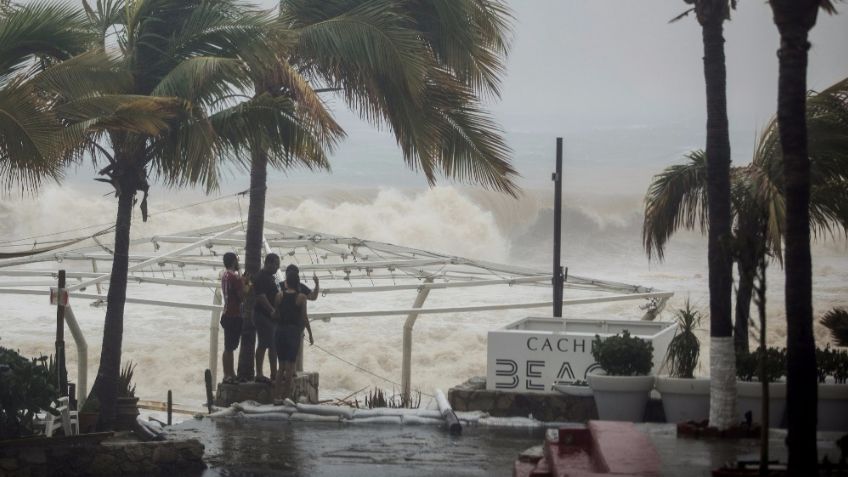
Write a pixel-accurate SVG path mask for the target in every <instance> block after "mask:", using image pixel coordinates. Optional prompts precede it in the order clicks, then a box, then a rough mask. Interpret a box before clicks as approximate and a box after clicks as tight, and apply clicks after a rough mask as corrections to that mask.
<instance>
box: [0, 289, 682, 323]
mask: <svg viewBox="0 0 848 477" xmlns="http://www.w3.org/2000/svg"><path fill="white" fill-rule="evenodd" d="M0 294H10V295H49V294H50V291H49V290H17V289H12V288H0ZM673 295H674V293H673V292H657V293H637V294H632V295H612V296H608V297H599V298H574V299H571V300H563V302H562V304H563V305H565V306H570V305H583V304H588V303H606V302H614V301H624V300H639V299H645V298H653V297H657V298H664V297H670V296H673ZM71 298H80V299H89V300H106V295H95V294H91V293H71ZM126 301H127V303H138V304H140V305H152V306H169V307H173V308H187V309H191V310H208V311H212V310H219V311H220V310H221V309H222V307H221V306H220V305H201V304H196V303H181V302H176V301H163V300H148V299H145V298H130V297H127V299H126ZM552 304H553V303H552V302H550V301H544V302H529V303H506V304H496V305H475V306H451V307H437V308H419V309H416V308H402V309H393V310H357V311H330V312H324V313H310V320H329V319H330V318H361V317H374V316H395V315H409V314H410V313H420V314H425V315H430V314H439V313H462V312H468V313H470V312H477V311H494V310H515V309H522V308H544V307H549V306H551V305H552Z"/></svg>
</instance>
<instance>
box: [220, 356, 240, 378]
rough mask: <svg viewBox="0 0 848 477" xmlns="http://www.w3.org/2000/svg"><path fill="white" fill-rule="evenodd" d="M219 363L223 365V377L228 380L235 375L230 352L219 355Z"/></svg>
mask: <svg viewBox="0 0 848 477" xmlns="http://www.w3.org/2000/svg"><path fill="white" fill-rule="evenodd" d="M221 362H222V364H223V365H224V377H225V378H229V377H233V376H235V375H236V372H235V369H234V368H233V352H232V351H224V353H223V354H222V355H221Z"/></svg>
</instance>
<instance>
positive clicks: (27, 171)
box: [0, 2, 90, 190]
mask: <svg viewBox="0 0 848 477" xmlns="http://www.w3.org/2000/svg"><path fill="white" fill-rule="evenodd" d="M83 20H84V18H83V16H82V12H81V11H78V10H76V9H73V8H71V7H69V6H67V5H64V4H62V3H60V2H55V3H47V2H38V3H31V4H27V5H12V6H9V5H5V6H2V8H0V180H2V182H3V185H2V188H3V189H6V190H8V189H10V188H11V187H12V186H13V185H14V184H19V185H20V186H21V187H22V188H23V189H24V190H34V189H35V188H37V187H38V186H39V185H40V184H41V183H42V182H43V181H44V180H45V179H53V180H58V179H59V178H60V177H61V166H62V162H63V159H66V158H67V155H68V154H69V153H70V152H71V151H72V150H73V148H74V146H76V138H73V137H70V136H68V135H66V134H63V124H62V121H61V119H60V118H59V117H58V116H57V115H56V112H55V111H54V110H53V106H54V105H55V97H56V94H57V91H56V88H55V84H54V81H51V78H54V79H55V78H56V77H57V76H59V75H67V74H68V73H69V69H71V70H73V69H74V68H70V65H64V66H57V63H59V62H61V61H63V60H67V59H69V58H71V57H72V56H75V55H77V54H79V53H82V52H83V51H84V50H85V48H86V47H87V45H88V43H89V41H90V36H89V35H88V33H87V32H86V31H85V29H84V28H83V27H84V21H83ZM51 68H52V71H51ZM73 73H77V74H80V73H82V72H81V71H80V70H78V69H76V70H75V71H73Z"/></svg>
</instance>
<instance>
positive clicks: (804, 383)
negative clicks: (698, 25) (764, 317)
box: [769, 0, 835, 475]
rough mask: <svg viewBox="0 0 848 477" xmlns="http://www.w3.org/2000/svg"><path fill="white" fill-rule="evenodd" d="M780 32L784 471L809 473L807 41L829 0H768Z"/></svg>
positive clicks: (812, 419) (813, 454)
mask: <svg viewBox="0 0 848 477" xmlns="http://www.w3.org/2000/svg"><path fill="white" fill-rule="evenodd" d="M769 3H770V4H771V7H772V11H773V13H774V23H775V25H777V30H778V32H779V33H780V49H779V50H778V58H779V79H778V91H777V95H778V100H777V121H778V124H779V128H780V144H781V148H782V149H783V174H784V181H785V183H784V187H785V189H786V252H785V270H786V297H785V299H786V321H787V326H786V352H787V353H786V357H787V370H786V384H787V395H786V403H787V409H788V411H787V417H788V418H787V429H788V432H789V433H788V436H787V446H788V448H789V472H790V473H798V474H799V475H800V473H801V472H805V471H806V472H810V471H812V472H815V469H816V466H817V461H818V456H817V451H816V416H817V409H816V402H817V395H818V387H817V386H818V385H817V382H816V376H815V374H816V353H815V339H814V337H813V302H812V282H813V277H812V258H811V257H810V220H809V216H810V206H809V204H810V160H809V156H808V155H807V124H806V107H805V102H806V94H807V51H808V50H809V48H810V43H809V41H808V40H807V36H808V34H809V31H810V29H812V28H813V26H814V25H815V24H816V17H817V16H818V11H819V8H822V9H824V10H826V11H828V12H829V13H834V12H835V9H834V7H833V3H832V2H831V1H830V0H770V2H769Z"/></svg>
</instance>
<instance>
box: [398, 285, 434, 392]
mask: <svg viewBox="0 0 848 477" xmlns="http://www.w3.org/2000/svg"><path fill="white" fill-rule="evenodd" d="M424 283H433V278H432V277H427V278H426V279H424ZM429 294H430V287H426V286H424V287H421V288H419V289H418V296H416V297H415V303H413V304H412V308H421V307H422V306H423V305H424V300H426V299H427V295H429ZM417 319H418V313H416V312H412V313H410V314H409V315H407V317H406V322H404V324H403V365H402V368H401V378H400V386H401V395H402V396H403V401H404V402H405V403H408V402H409V400H410V397H411V387H412V328H413V327H414V326H415V320H417Z"/></svg>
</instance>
